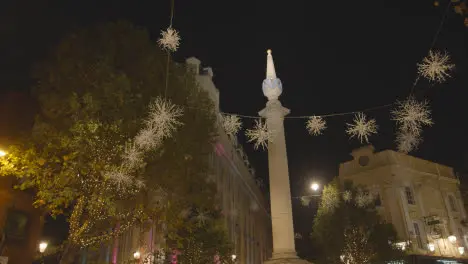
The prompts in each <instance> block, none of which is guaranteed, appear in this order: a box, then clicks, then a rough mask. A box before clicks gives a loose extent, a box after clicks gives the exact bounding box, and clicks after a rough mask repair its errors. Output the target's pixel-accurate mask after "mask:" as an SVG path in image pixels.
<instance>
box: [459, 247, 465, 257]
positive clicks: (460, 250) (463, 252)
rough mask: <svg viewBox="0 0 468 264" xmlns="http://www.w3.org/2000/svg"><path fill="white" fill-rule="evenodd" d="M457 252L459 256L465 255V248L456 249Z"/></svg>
mask: <svg viewBox="0 0 468 264" xmlns="http://www.w3.org/2000/svg"><path fill="white" fill-rule="evenodd" d="M458 252H459V253H460V255H463V254H465V248H464V247H458Z"/></svg>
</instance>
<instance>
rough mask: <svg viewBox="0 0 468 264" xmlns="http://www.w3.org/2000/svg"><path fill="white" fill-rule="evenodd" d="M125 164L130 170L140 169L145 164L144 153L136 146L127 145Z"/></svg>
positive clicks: (124, 157)
mask: <svg viewBox="0 0 468 264" xmlns="http://www.w3.org/2000/svg"><path fill="white" fill-rule="evenodd" d="M123 159H124V164H125V166H127V167H128V168H130V169H133V168H138V167H140V166H141V165H142V163H143V153H142V152H141V151H140V150H139V149H138V148H137V147H136V146H135V144H127V145H126V146H125V152H124V155H123Z"/></svg>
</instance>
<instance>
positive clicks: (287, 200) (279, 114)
mask: <svg viewBox="0 0 468 264" xmlns="http://www.w3.org/2000/svg"><path fill="white" fill-rule="evenodd" d="M282 91H283V87H282V84H281V81H280V79H279V78H277V77H276V72H275V65H274V63H273V56H272V55H271V50H268V55H267V72H266V79H265V80H264V81H263V94H264V95H265V96H266V97H267V98H268V102H267V103H266V107H265V109H263V110H262V111H260V112H259V114H260V116H261V117H264V118H265V119H266V123H267V127H268V130H269V131H272V132H273V135H274V136H273V138H272V140H271V141H270V142H269V143H268V169H269V178H270V179H269V180H270V201H271V222H272V229H273V256H272V258H271V259H270V260H268V261H266V262H265V263H266V264H287V263H291V264H307V263H309V262H307V261H305V260H302V259H299V258H298V257H297V254H296V249H295V243H294V229H293V218H292V206H291V189H290V186H289V171H288V157H287V154H286V140H285V136H284V116H286V115H287V114H289V112H290V111H289V109H287V108H285V107H283V106H282V105H281V102H280V101H279V100H278V98H279V96H280V95H281V93H282Z"/></svg>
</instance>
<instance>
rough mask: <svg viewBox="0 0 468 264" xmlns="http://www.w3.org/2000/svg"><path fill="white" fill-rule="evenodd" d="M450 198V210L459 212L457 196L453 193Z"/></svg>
mask: <svg viewBox="0 0 468 264" xmlns="http://www.w3.org/2000/svg"><path fill="white" fill-rule="evenodd" d="M448 199H449V204H450V210H452V212H457V204H456V202H455V198H454V197H453V195H449V196H448Z"/></svg>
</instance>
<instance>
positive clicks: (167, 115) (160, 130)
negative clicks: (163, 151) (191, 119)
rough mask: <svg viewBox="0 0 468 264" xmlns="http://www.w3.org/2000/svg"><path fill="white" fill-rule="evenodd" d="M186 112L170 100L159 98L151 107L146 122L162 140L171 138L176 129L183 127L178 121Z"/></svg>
mask: <svg viewBox="0 0 468 264" xmlns="http://www.w3.org/2000/svg"><path fill="white" fill-rule="evenodd" d="M183 113H184V111H183V110H182V108H181V107H179V106H177V105H175V104H173V103H172V102H171V101H170V100H167V99H164V98H161V97H158V98H156V100H154V101H153V102H152V103H151V104H150V107H149V117H148V118H147V119H146V120H145V124H146V126H147V128H148V129H152V130H153V131H154V134H155V135H156V136H158V137H160V138H161V139H165V138H170V137H172V134H173V133H174V132H175V131H176V129H177V128H178V127H179V126H181V125H183V124H182V122H180V121H179V120H178V118H179V117H181V116H182V115H183Z"/></svg>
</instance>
